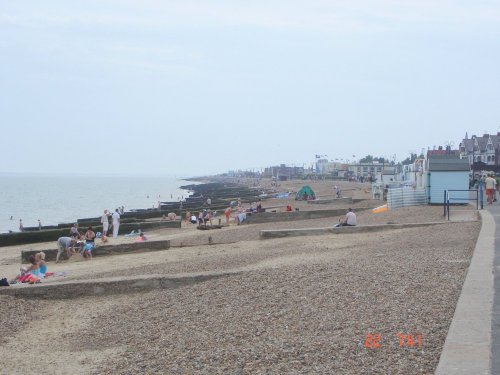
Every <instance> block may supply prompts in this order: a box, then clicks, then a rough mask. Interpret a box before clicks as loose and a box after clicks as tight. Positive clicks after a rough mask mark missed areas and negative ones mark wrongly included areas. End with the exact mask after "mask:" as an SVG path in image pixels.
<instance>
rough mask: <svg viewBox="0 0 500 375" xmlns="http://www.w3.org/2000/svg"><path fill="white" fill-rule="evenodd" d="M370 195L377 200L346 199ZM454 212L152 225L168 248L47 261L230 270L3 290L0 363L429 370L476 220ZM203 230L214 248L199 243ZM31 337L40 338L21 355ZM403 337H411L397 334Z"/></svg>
mask: <svg viewBox="0 0 500 375" xmlns="http://www.w3.org/2000/svg"><path fill="white" fill-rule="evenodd" d="M322 183H323V182H318V183H317V186H314V184H311V186H312V187H313V189H316V190H317V191H319V192H320V193H321V192H322V191H323V192H324V193H325V194H327V193H329V189H331V186H329V185H327V184H326V183H325V184H324V185H321V184H322ZM297 184H300V182H298V183H297ZM330 185H331V182H330ZM284 187H285V186H283V188H284ZM286 188H290V189H293V188H294V186H286ZM346 188H348V186H347V185H346ZM322 189H324V190H322ZM364 191H365V187H361V188H358V189H356V190H353V191H352V193H350V194H352V195H353V196H354V195H356V194H358V195H363V194H366V193H365V192H364ZM294 204H295V203H294ZM367 204H369V205H370V206H371V207H374V206H376V205H377V202H374V201H364V202H360V203H356V204H353V205H352V206H353V208H354V209H355V210H356V207H363V206H365V205H367ZM269 205H270V204H269ZM264 206H265V205H264ZM310 206H313V205H306V204H302V205H301V206H300V209H301V210H305V209H309V208H310ZM308 207H309V208H308ZM325 208H327V207H325ZM312 209H318V208H316V207H313V208H312ZM461 210H462V211H464V212H465V214H466V216H467V217H469V218H470V220H466V221H457V222H452V223H448V224H443V225H435V226H429V227H420V228H404V229H395V230H391V231H385V232H377V233H360V234H337V235H323V236H314V237H294V238H283V239H275V240H265V241H263V240H259V237H258V233H259V231H260V230H261V229H279V228H283V229H285V228H287V229H288V228H307V227H331V226H332V225H333V224H334V223H335V221H336V220H337V219H338V218H327V219H314V220H301V221H293V222H276V223H270V224H251V225H241V226H235V225H232V226H230V227H228V228H223V229H220V230H213V231H210V233H207V232H206V231H197V230H196V229H194V228H193V227H190V226H189V225H187V224H184V226H183V228H182V229H181V230H173V229H165V230H158V231H154V232H151V233H150V234H149V235H150V238H151V239H152V240H154V239H170V240H171V244H172V248H171V249H170V250H168V251H159V252H154V253H138V254H130V255H123V256H110V257H100V258H96V259H94V260H93V261H92V262H85V261H79V260H74V261H73V260H70V261H68V262H66V263H63V264H58V265H53V264H49V267H51V269H52V270H54V271H58V270H65V271H67V272H68V279H69V280H76V281H77V280H89V279H102V278H107V277H117V276H121V277H123V276H137V275H152V274H165V275H182V274H197V273H203V272H220V273H227V275H225V276H223V277H220V278H217V279H212V280H208V281H205V282H201V283H197V284H194V285H190V286H185V287H181V288H177V289H164V290H155V291H151V292H147V293H130V294H125V295H123V294H122V295H113V296H106V297H99V296H96V297H85V298H80V299H70V300H52V301H45V300H25V299H17V298H13V297H7V296H0V316H1V320H2V322H1V323H2V326H3V327H4V328H3V333H4V334H3V335H2V337H1V338H0V358H2V362H3V363H2V365H3V367H2V368H1V369H0V373H2V374H3V373H5V374H17V373H19V374H20V373H26V372H27V371H36V369H37V366H38V363H37V362H36V360H35V358H36V357H35V356H40V357H41V358H44V363H45V366H46V368H50V372H51V373H55V374H68V373H82V374H284V373H287V374H432V373H434V370H435V368H436V366H437V362H438V360H439V355H440V352H441V350H442V346H443V344H444V340H445V338H446V334H447V331H448V328H449V325H450V323H451V319H452V317H453V313H454V310H455V305H456V303H457V300H458V297H459V295H460V291H461V288H462V284H463V281H464V279H465V276H466V272H467V268H468V265H469V262H470V259H471V256H472V252H473V249H474V246H475V242H476V239H477V236H478V233H479V229H480V222H478V221H477V215H476V216H474V215H475V212H474V211H473V210H471V209H469V208H467V207H465V208H463V209H461ZM444 220H445V219H444V218H443V215H442V208H441V207H432V206H422V207H407V208H402V209H398V210H393V211H389V212H386V213H384V214H380V215H373V214H372V213H371V211H370V210H366V211H360V212H359V213H358V223H359V224H360V225H363V224H385V223H389V222H390V223H416V222H442V221H444ZM209 235H210V236H211V237H212V240H213V242H215V243H216V244H215V245H208V244H207V236H209ZM121 241H124V239H121ZM181 244H182V245H183V246H186V247H180V245H181ZM44 245H45V246H47V244H37V245H35V247H36V246H40V248H43V246H44ZM19 250H20V248H19V247H10V248H2V250H1V251H0V254H1V255H0V272H2V274H3V273H4V272H5V273H7V272H12V270H13V269H14V268H15V267H17V268H18V266H19V265H18V264H15V262H14V259H16V258H15V257H16V256H17V255H18V254H19ZM17 259H18V258H17ZM55 282H57V281H55ZM38 334H39V335H41V337H44V343H43V345H41V346H40V347H38V348H37V351H36V353H33V354H31V353H30V352H26V351H25V350H24V349H23V348H25V346H26V345H27V343H29V342H30V340H33V335H38ZM408 335H412V337H414V338H415V342H414V343H413V345H410V344H411V342H410V343H409V342H408V340H406V341H405V340H403V342H401V338H402V337H406V338H407V337H408ZM374 337H376V338H378V340H376V341H375V343H376V344H378V345H373V340H370V338H374ZM417 337H419V338H420V341H419V342H418V343H417V341H416V338H417ZM4 359H5V360H4Z"/></svg>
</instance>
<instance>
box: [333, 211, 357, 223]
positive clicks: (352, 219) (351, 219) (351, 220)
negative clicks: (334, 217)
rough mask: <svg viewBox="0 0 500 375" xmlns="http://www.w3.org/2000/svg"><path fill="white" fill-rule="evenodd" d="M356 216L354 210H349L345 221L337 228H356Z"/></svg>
mask: <svg viewBox="0 0 500 375" xmlns="http://www.w3.org/2000/svg"><path fill="white" fill-rule="evenodd" d="M356 224H357V222H356V214H355V213H354V212H352V208H349V209H348V210H347V214H346V215H345V219H344V220H343V221H341V222H340V223H339V224H338V225H337V226H339V227H354V226H356Z"/></svg>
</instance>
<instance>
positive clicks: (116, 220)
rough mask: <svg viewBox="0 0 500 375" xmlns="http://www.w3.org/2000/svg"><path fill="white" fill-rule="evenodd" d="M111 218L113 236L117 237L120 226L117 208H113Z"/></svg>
mask: <svg viewBox="0 0 500 375" xmlns="http://www.w3.org/2000/svg"><path fill="white" fill-rule="evenodd" d="M111 218H112V220H113V238H116V237H118V229H119V228H120V213H119V212H118V208H117V209H116V210H115V212H114V213H113V215H112V216H111Z"/></svg>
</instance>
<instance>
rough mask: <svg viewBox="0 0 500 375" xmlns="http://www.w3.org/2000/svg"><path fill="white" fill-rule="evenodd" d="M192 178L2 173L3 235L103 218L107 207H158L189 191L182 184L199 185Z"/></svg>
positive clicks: (0, 215) (0, 209)
mask: <svg viewBox="0 0 500 375" xmlns="http://www.w3.org/2000/svg"><path fill="white" fill-rule="evenodd" d="M187 178H189V177H188V176H179V175H177V176H146V175H122V174H115V175H103V174H92V175H89V174H80V173H65V174H56V173H39V174H32V173H18V174H13V175H6V174H0V233H6V232H9V231H13V232H18V231H19V220H20V219H21V220H22V222H23V226H24V227H36V226H38V219H40V221H41V223H42V225H43V226H45V225H57V224H60V223H71V222H75V221H76V220H77V219H81V218H86V217H98V216H100V215H102V213H103V211H104V209H108V210H110V211H114V210H115V209H116V208H118V207H121V206H124V207H125V211H129V210H134V209H147V208H153V207H155V208H156V207H158V203H159V202H167V201H179V200H183V199H185V198H187V197H188V196H189V193H188V192H187V191H186V190H182V189H181V188H180V186H183V185H190V184H191V183H195V184H196V183H197V182H196V181H194V180H192V179H191V180H188V179H187Z"/></svg>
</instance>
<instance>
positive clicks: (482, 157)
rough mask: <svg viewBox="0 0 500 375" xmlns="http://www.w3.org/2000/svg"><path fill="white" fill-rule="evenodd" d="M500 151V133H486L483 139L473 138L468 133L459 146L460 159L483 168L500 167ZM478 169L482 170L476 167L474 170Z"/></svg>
mask: <svg viewBox="0 0 500 375" xmlns="http://www.w3.org/2000/svg"><path fill="white" fill-rule="evenodd" d="M499 150H500V133H497V134H487V133H486V134H483V136H482V137H477V136H475V135H473V136H472V137H471V138H469V137H468V136H467V133H466V134H465V138H464V139H463V140H462V142H460V146H459V153H460V157H462V158H466V159H468V161H469V165H473V164H479V165H480V166H483V167H484V166H498V165H500V162H499ZM478 169H481V168H476V167H474V170H478ZM483 169H484V168H483ZM492 170H494V168H493V169H492Z"/></svg>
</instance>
